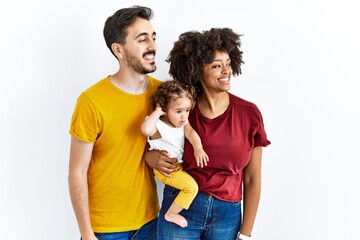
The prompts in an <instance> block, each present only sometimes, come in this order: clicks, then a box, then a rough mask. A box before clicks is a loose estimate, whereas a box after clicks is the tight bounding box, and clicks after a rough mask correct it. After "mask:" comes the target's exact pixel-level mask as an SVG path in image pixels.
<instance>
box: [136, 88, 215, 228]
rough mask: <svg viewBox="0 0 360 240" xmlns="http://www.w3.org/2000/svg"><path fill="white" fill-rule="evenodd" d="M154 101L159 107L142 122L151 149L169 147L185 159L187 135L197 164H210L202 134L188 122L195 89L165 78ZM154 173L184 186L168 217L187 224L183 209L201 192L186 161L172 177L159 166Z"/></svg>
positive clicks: (165, 180)
mask: <svg viewBox="0 0 360 240" xmlns="http://www.w3.org/2000/svg"><path fill="white" fill-rule="evenodd" d="M152 104H153V106H154V108H155V110H154V111H153V112H152V113H151V114H150V116H148V117H147V118H146V119H145V121H144V123H143V124H142V126H141V132H142V134H143V135H144V136H147V137H148V143H149V145H150V148H149V150H153V149H156V150H166V151H167V152H168V153H169V154H170V157H174V158H177V159H178V161H179V162H180V163H182V162H183V160H182V157H183V153H184V142H185V138H184V137H186V138H187V139H188V140H189V142H190V143H191V144H192V146H193V148H194V155H195V159H196V163H197V165H198V166H201V167H203V166H206V165H207V162H208V161H209V158H208V156H207V154H206V153H205V152H204V150H203V148H202V144H201V140H200V137H199V135H198V134H197V133H196V132H195V130H194V129H193V128H192V127H191V126H190V124H189V123H188V117H189V112H190V110H191V109H192V108H193V107H194V105H195V100H194V89H193V88H192V87H191V86H183V85H182V83H180V82H177V81H166V82H163V83H161V84H160V85H159V87H158V88H157V91H156V92H155V94H154V96H153V98H152ZM154 173H155V176H156V177H157V178H158V179H159V180H160V181H161V182H162V183H164V184H167V185H170V186H172V187H174V188H177V189H179V190H181V191H180V193H179V195H178V196H177V197H176V198H175V200H174V202H173V203H172V204H171V206H170V208H169V209H168V211H167V212H166V214H165V219H166V220H167V221H169V222H173V223H176V224H177V225H179V226H180V227H186V226H187V221H186V219H185V218H184V217H183V216H181V215H180V214H179V213H180V212H181V211H182V210H183V209H184V208H185V209H188V208H189V206H190V204H191V202H192V201H193V200H194V198H195V196H196V194H197V192H198V186H197V184H196V182H195V180H194V179H193V178H192V177H191V176H190V175H189V174H187V173H186V172H185V171H183V167H182V165H180V166H179V170H177V171H176V172H173V173H171V175H172V177H171V178H168V177H166V176H164V175H163V174H161V173H160V172H159V171H157V170H156V169H154Z"/></svg>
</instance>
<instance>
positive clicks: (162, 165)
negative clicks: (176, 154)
mask: <svg viewBox="0 0 360 240" xmlns="http://www.w3.org/2000/svg"><path fill="white" fill-rule="evenodd" d="M144 159H145V161H146V163H147V164H148V165H149V166H150V167H151V168H155V169H156V170H158V171H159V172H160V173H161V174H163V175H164V176H166V177H170V178H171V177H172V176H171V175H170V173H172V172H174V171H176V170H177V169H178V165H179V163H178V160H177V159H176V158H170V157H169V156H168V153H167V152H166V151H159V150H151V151H147V152H146V153H145V154H144Z"/></svg>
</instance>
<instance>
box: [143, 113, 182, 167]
mask: <svg viewBox="0 0 360 240" xmlns="http://www.w3.org/2000/svg"><path fill="white" fill-rule="evenodd" d="M187 123H188V122H187V121H186V123H185V124H184V125H183V126H182V127H179V128H177V127H170V126H169V125H167V124H166V123H164V122H163V121H161V120H160V119H159V120H158V121H157V122H156V129H157V130H158V131H159V133H160V135H161V138H159V139H153V140H152V139H150V138H149V137H148V140H147V141H148V143H149V144H150V148H149V150H154V149H156V150H166V151H167V152H168V153H169V154H170V157H172V158H177V160H178V161H179V162H182V161H183V160H182V158H183V154H184V142H185V134H184V126H185V125H186V124H187Z"/></svg>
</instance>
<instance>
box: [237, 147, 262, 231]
mask: <svg viewBox="0 0 360 240" xmlns="http://www.w3.org/2000/svg"><path fill="white" fill-rule="evenodd" d="M261 159H262V147H255V148H254V149H253V150H252V153H251V158H250V161H249V163H248V165H247V166H246V167H245V168H244V170H243V179H244V180H243V181H244V194H243V196H244V198H243V199H244V201H243V204H244V206H243V207H244V220H243V224H242V227H241V233H242V234H243V235H245V236H250V235H251V232H252V229H253V226H254V222H255V217H256V212H257V209H258V206H259V200H260V191H261Z"/></svg>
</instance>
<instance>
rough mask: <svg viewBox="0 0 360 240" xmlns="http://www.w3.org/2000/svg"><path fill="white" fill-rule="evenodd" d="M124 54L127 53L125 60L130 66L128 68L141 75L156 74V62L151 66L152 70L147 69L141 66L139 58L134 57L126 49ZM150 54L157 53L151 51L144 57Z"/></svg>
mask: <svg viewBox="0 0 360 240" xmlns="http://www.w3.org/2000/svg"><path fill="white" fill-rule="evenodd" d="M124 53H125V60H126V62H127V64H128V66H129V67H130V68H132V69H134V71H135V72H137V73H140V74H148V73H152V72H155V70H156V64H155V61H154V62H153V63H152V64H151V67H150V68H146V67H144V66H143V65H142V64H141V61H140V59H139V58H137V57H135V56H134V55H132V54H131V53H130V52H128V51H127V50H126V49H125V52H124ZM149 53H152V54H154V55H155V52H153V51H149V52H146V53H144V54H143V56H145V55H146V54H149Z"/></svg>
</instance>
